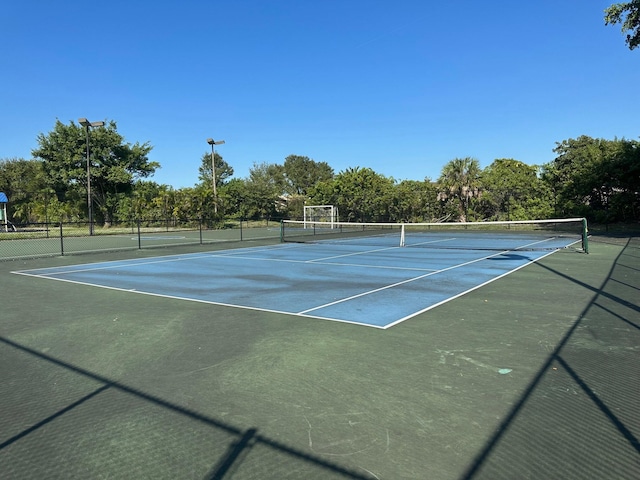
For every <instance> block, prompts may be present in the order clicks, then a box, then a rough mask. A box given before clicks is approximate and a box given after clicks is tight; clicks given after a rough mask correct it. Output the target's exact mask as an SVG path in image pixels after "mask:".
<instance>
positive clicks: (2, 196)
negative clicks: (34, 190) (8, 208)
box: [0, 192, 9, 203]
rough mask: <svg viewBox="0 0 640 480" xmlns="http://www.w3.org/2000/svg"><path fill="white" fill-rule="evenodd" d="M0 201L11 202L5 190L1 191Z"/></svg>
mask: <svg viewBox="0 0 640 480" xmlns="http://www.w3.org/2000/svg"><path fill="white" fill-rule="evenodd" d="M0 203H9V199H8V198H7V194H6V193H4V192H0Z"/></svg>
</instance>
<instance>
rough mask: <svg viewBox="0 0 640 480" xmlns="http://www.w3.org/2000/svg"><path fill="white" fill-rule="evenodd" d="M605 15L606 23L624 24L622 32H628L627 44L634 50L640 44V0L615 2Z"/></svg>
mask: <svg viewBox="0 0 640 480" xmlns="http://www.w3.org/2000/svg"><path fill="white" fill-rule="evenodd" d="M604 12H605V15H604V22H605V25H615V24H617V23H621V24H622V32H623V33H624V32H630V33H627V40H626V42H627V46H628V47H629V50H633V49H634V48H636V47H637V46H638V45H640V0H632V1H631V2H623V3H614V4H613V5H611V6H610V7H609V8H607V9H606V10H605V11H604Z"/></svg>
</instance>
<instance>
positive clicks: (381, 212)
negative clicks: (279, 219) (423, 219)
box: [310, 167, 394, 222]
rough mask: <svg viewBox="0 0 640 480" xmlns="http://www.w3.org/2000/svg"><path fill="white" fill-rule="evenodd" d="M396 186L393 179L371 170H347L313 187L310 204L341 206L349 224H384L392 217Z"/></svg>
mask: <svg viewBox="0 0 640 480" xmlns="http://www.w3.org/2000/svg"><path fill="white" fill-rule="evenodd" d="M393 186H394V180H393V179H392V178H388V177H385V176H383V175H380V174H378V173H376V172H374V171H373V170H372V169H370V168H360V167H355V168H347V169H346V170H344V171H342V172H340V173H338V174H337V175H336V176H335V177H334V178H333V180H330V181H325V182H319V183H318V184H317V185H316V186H315V187H313V188H312V189H311V199H310V202H311V203H314V204H319V205H320V204H321V205H337V206H338V210H339V212H340V218H341V219H344V220H346V221H349V222H352V221H361V222H372V221H384V220H388V219H389V216H390V212H389V205H390V200H391V197H392V192H393Z"/></svg>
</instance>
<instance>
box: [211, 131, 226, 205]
mask: <svg viewBox="0 0 640 480" xmlns="http://www.w3.org/2000/svg"><path fill="white" fill-rule="evenodd" d="M207 143H208V144H209V145H211V177H212V178H213V212H214V213H215V214H217V213H218V193H217V191H216V159H215V150H214V146H215V145H222V144H223V143H224V140H218V141H217V142H216V141H214V140H213V138H207Z"/></svg>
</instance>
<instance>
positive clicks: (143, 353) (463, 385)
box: [0, 236, 640, 480]
mask: <svg viewBox="0 0 640 480" xmlns="http://www.w3.org/2000/svg"><path fill="white" fill-rule="evenodd" d="M269 241H271V242H276V241H277V240H260V242H269ZM257 242H258V241H256V242H253V241H249V242H247V241H245V242H238V244H237V246H238V247H246V246H247V245H248V244H252V245H257V244H259V243H257ZM231 246H233V244H228V243H226V244H219V245H218V244H209V245H188V246H181V247H170V248H169V247H168V248H166V249H162V250H161V251H160V250H158V249H139V250H135V249H134V250H127V251H118V252H111V253H95V254H85V255H77V256H74V255H70V256H64V257H62V256H56V257H50V258H41V259H16V260H7V261H2V262H0V295H1V296H0V301H1V302H2V313H1V314H0V366H1V367H0V412H2V414H1V415H0V466H1V467H0V476H1V477H2V478H3V479H29V478H38V479H40V478H48V479H88V478H91V479H93V478H95V479H107V478H118V479H142V478H153V479H177V478H179V479H234V480H237V479H272V478H273V479H283V478H291V479H298V478H302V479H305V480H308V479H316V478H317V479H380V480H382V479H394V480H395V479H467V478H479V479H514V478H517V479H522V478H530V479H547V478H548V479H560V478H562V479H585V478H587V479H588V478H594V479H602V478H608V479H637V478H640V442H639V439H640V396H639V395H638V385H640V382H639V380H640V237H629V236H627V237H617V238H616V237H605V236H602V237H592V238H591V242H590V254H589V255H585V254H580V253H575V252H572V253H569V252H561V253H555V254H552V255H550V256H547V257H545V258H543V259H541V260H539V261H537V262H536V263H533V264H531V265H528V266H526V267H524V268H522V269H520V270H518V271H516V272H514V273H512V274H510V275H508V276H506V277H504V278H501V279H499V280H496V281H494V282H492V283H490V284H487V285H485V286H483V287H481V288H479V289H477V290H474V291H471V292H469V293H467V294H465V295H463V296H461V297H459V298H457V299H455V300H453V301H451V302H448V303H446V304H444V305H441V306H439V307H437V308H434V309H432V310H429V311H427V312H424V313H422V314H419V315H417V316H415V317H413V318H411V319H409V320H408V321H405V322H403V323H401V324H399V325H396V326H394V327H393V328H390V329H388V330H380V329H373V328H367V327H362V326H359V325H354V324H349V323H339V322H326V321H319V320H317V319H313V318H300V317H294V316H291V315H286V314H279V313H273V312H265V311H259V310H244V309H238V308H230V307H226V306H222V305H212V304H203V303H197V302H187V301H184V300H179V299H172V298H161V297H154V296H145V295H135V294H131V293H129V292H126V291H118V290H109V289H102V288H95V287H91V286H87V285H78V284H71V283H65V282H51V281H47V280H46V279H40V278H35V277H28V276H22V275H14V274H11V272H12V271H17V270H27V269H36V268H46V267H54V266H63V265H76V264H83V263H89V262H96V261H107V260H116V259H128V258H145V257H152V256H156V255H166V254H171V253H185V252H204V251H211V250H213V249H216V248H219V249H222V248H230V247H231ZM224 274H225V272H223V271H221V272H220V275H224ZM292 288H295V285H293V286H292Z"/></svg>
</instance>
